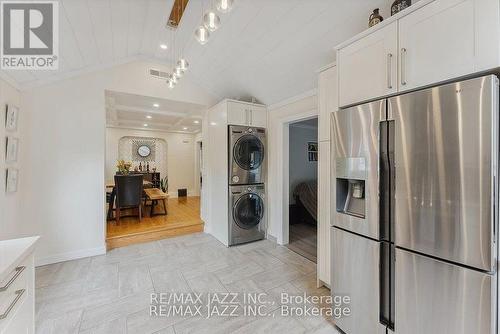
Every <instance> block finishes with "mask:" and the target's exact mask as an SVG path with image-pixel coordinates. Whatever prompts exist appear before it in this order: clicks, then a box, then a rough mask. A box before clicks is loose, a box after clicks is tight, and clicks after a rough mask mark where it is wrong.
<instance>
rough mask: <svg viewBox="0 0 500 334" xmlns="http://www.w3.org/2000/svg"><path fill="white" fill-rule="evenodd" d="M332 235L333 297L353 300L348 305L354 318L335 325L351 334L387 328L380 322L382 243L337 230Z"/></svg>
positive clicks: (337, 320) (344, 319)
mask: <svg viewBox="0 0 500 334" xmlns="http://www.w3.org/2000/svg"><path fill="white" fill-rule="evenodd" d="M331 233H332V238H331V242H332V243H331V245H332V266H331V278H332V280H331V281H332V283H331V291H332V296H334V297H335V296H342V297H343V296H349V297H350V299H351V303H350V304H349V305H348V306H347V307H349V309H350V313H351V315H349V316H347V317H344V318H340V319H336V320H335V322H336V325H337V326H338V327H339V328H340V329H341V330H342V331H344V332H345V333H348V334H366V333H374V332H375V331H377V330H378V329H379V328H385V327H384V326H383V325H381V324H380V322H379V320H380V319H379V318H380V298H379V277H380V272H379V270H380V269H379V265H380V242H377V241H374V240H371V239H368V238H364V237H361V236H358V235H355V234H352V233H350V232H346V231H343V230H340V229H337V228H335V227H332V228H331ZM344 306H346V305H344ZM384 331H385V329H384Z"/></svg>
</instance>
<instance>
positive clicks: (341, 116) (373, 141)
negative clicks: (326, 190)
mask: <svg viewBox="0 0 500 334" xmlns="http://www.w3.org/2000/svg"><path fill="white" fill-rule="evenodd" d="M385 118H386V100H382V101H376V102H372V103H368V104H364V105H360V106H356V107H352V108H349V109H344V110H340V111H337V112H334V113H333V115H332V118H331V121H332V169H333V170H332V178H333V179H332V183H333V184H334V185H335V186H334V187H333V188H332V189H333V191H335V192H336V193H335V196H333V198H335V199H336V203H333V205H334V209H336V210H333V214H332V224H333V225H334V226H338V227H341V228H344V229H346V230H349V231H352V232H355V233H358V234H361V235H364V236H367V237H370V238H373V239H377V240H378V239H379V197H378V190H379V189H378V187H379V179H378V164H379V137H380V135H379V132H380V122H381V121H384V120H385Z"/></svg>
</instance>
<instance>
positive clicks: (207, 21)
mask: <svg viewBox="0 0 500 334" xmlns="http://www.w3.org/2000/svg"><path fill="white" fill-rule="evenodd" d="M203 25H204V26H205V28H207V29H208V30H209V31H211V32H214V31H215V30H217V29H219V27H220V17H219V15H217V13H216V12H215V11H214V10H213V9H211V10H209V11H208V12H207V13H206V14H205V15H203Z"/></svg>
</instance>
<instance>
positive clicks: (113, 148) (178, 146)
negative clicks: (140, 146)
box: [105, 128, 199, 197]
mask: <svg viewBox="0 0 500 334" xmlns="http://www.w3.org/2000/svg"><path fill="white" fill-rule="evenodd" d="M125 136H135V137H150V138H161V139H164V140H165V141H166V142H167V173H168V181H169V193H170V196H172V197H176V196H177V189H179V188H187V189H188V195H189V196H199V189H198V187H197V186H196V183H195V172H194V170H195V168H196V166H195V148H196V145H195V136H196V135H193V134H186V133H174V132H162V131H141V130H133V129H119V128H107V129H106V173H105V178H106V180H112V179H113V176H114V175H115V172H116V161H117V160H118V142H119V140H120V138H122V137H125ZM165 176H166V175H161V177H162V178H163V177H165Z"/></svg>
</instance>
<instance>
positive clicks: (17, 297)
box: [0, 289, 26, 320]
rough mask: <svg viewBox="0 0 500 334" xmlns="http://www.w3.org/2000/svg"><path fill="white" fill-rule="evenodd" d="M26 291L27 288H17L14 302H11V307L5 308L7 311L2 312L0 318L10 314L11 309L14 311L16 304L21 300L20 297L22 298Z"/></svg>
mask: <svg viewBox="0 0 500 334" xmlns="http://www.w3.org/2000/svg"><path fill="white" fill-rule="evenodd" d="M25 291H26V289H22V290H17V291H16V292H15V294H16V298H14V300H13V301H12V303H10V305H9V307H8V308H7V309H6V310H5V312H4V313H3V314H0V320H3V319H5V318H7V317H8V316H9V313H10V311H12V309H13V308H14V306H16V304H17V302H18V301H19V299H21V297H22V296H23V293H24V292H25Z"/></svg>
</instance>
